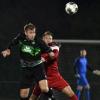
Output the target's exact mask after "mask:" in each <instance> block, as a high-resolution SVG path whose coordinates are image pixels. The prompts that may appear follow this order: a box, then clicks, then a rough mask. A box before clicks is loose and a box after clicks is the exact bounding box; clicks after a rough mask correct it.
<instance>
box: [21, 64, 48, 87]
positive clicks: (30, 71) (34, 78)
mask: <svg viewBox="0 0 100 100" xmlns="http://www.w3.org/2000/svg"><path fill="white" fill-rule="evenodd" d="M44 79H46V75H45V71H44V65H43V63H41V64H39V65H37V66H35V67H24V68H21V76H20V88H29V87H30V86H32V85H33V82H36V83H38V82H39V81H40V80H44Z"/></svg>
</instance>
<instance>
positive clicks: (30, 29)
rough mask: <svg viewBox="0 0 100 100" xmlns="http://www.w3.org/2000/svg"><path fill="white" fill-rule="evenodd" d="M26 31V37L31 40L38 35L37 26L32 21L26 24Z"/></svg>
mask: <svg viewBox="0 0 100 100" xmlns="http://www.w3.org/2000/svg"><path fill="white" fill-rule="evenodd" d="M24 32H25V35H26V37H27V38H28V39H29V40H33V39H34V38H35V36H36V27H35V25H33V24H32V23H29V24H26V25H25V26H24Z"/></svg>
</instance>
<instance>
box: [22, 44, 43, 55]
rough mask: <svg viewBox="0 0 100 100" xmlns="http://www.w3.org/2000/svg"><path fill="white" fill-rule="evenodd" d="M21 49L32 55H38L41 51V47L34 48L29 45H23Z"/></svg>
mask: <svg viewBox="0 0 100 100" xmlns="http://www.w3.org/2000/svg"><path fill="white" fill-rule="evenodd" d="M21 51H22V52H25V53H28V54H30V55H31V56H37V55H38V54H39V53H40V52H41V50H40V48H33V47H32V46H28V45H23V46H22V48H21Z"/></svg>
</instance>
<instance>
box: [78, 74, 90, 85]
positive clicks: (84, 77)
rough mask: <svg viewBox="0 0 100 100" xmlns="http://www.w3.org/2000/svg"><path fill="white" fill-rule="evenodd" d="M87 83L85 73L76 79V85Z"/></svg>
mask: <svg viewBox="0 0 100 100" xmlns="http://www.w3.org/2000/svg"><path fill="white" fill-rule="evenodd" d="M88 84H89V83H88V80H87V77H86V75H85V74H81V75H80V78H78V79H77V85H80V86H87V85H88Z"/></svg>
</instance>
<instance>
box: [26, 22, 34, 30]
mask: <svg viewBox="0 0 100 100" xmlns="http://www.w3.org/2000/svg"><path fill="white" fill-rule="evenodd" d="M34 28H35V29H36V27H35V25H34V24H32V23H28V24H26V25H25V26H24V31H27V30H28V29H30V30H33V29H34Z"/></svg>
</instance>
